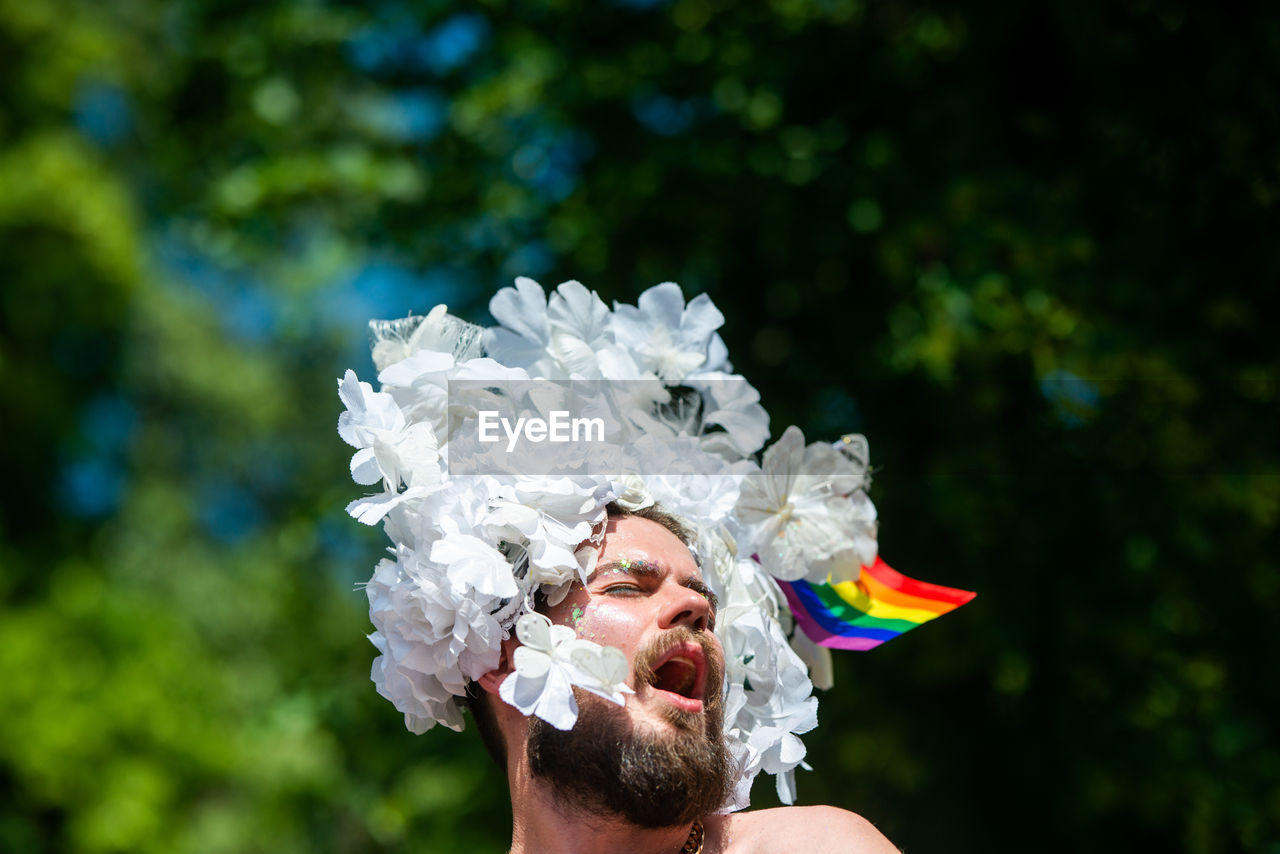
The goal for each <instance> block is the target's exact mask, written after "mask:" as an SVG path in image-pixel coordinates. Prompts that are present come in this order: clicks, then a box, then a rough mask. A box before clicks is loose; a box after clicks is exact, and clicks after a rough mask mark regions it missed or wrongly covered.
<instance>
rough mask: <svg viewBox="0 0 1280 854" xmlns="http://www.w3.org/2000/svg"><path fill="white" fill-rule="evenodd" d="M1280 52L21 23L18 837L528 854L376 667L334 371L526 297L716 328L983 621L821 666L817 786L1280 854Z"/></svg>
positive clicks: (819, 31)
mask: <svg viewBox="0 0 1280 854" xmlns="http://www.w3.org/2000/svg"><path fill="white" fill-rule="evenodd" d="M1278 66H1280V16H1278V15H1277V14H1276V12H1275V10H1274V9H1272V8H1269V7H1266V6H1261V5H1260V6H1259V7H1257V8H1252V7H1250V6H1248V5H1246V4H1223V5H1220V6H1212V7H1211V6H1209V5H1208V4H1191V3H1187V2H1177V0H1121V2H1092V3H1090V2H1080V3H1064V2H1051V3H1047V4H1022V3H1008V2H1004V3H1001V2H990V1H989V2H975V3H969V4H965V5H964V6H962V7H953V6H952V5H950V4H941V3H931V2H924V0H919V1H918V0H884V2H867V1H866V0H773V2H769V3H730V2H726V0H676V2H661V1H660V0H659V2H653V0H643V1H642V0H629V2H573V0H557V2H549V3H508V2H501V0H489V1H488V2H480V3H477V4H466V5H463V4H459V5H457V6H452V5H449V4H445V3H439V2H416V3H415V2H390V0H387V2H373V3H361V4H356V3H338V2H330V1H329V0H259V2H254V3H245V2H218V3H214V2H209V1H208V0H166V2H159V0H114V2H100V3H89V2H72V1H71V0H43V2H39V3H33V2H29V0H0V70H2V71H3V73H0V104H2V110H0V259H3V264H4V275H3V282H2V284H0V288H2V294H3V296H2V297H0V304H2V309H0V312H2V314H0V394H3V399H4V410H3V416H2V418H0V431H2V432H0V443H2V446H3V449H4V450H3V477H4V483H5V491H4V514H3V523H2V525H3V527H2V528H0V531H2V537H0V849H2V850H4V851H15V852H86V854H87V852H95V854H96V852H164V854H175V853H176V852H272V853H273V854H285V852H315V851H333V852H372V851H422V852H447V851H463V850H466V851H501V850H503V849H504V848H505V845H506V842H507V839H508V837H507V832H508V829H509V825H508V818H509V815H508V813H507V807H506V797H505V790H504V787H503V785H502V782H501V780H500V779H499V778H498V776H497V775H496V773H495V772H494V771H493V770H492V769H491V768H490V767H489V766H488V764H487V763H486V761H485V760H484V759H483V756H482V752H481V749H480V747H479V744H478V743H477V742H476V741H475V740H474V739H473V738H471V737H458V736H454V735H453V734H452V733H448V732H444V733H438V732H432V733H429V734H427V735H425V736H422V737H414V736H411V735H409V734H408V733H406V732H405V731H404V730H403V728H402V726H401V721H400V719H399V717H398V715H397V714H396V713H395V712H394V710H393V709H392V708H391V707H390V706H389V705H388V704H386V703H385V702H384V701H382V700H381V699H380V698H378V697H377V696H376V695H375V694H374V691H373V689H372V687H371V686H370V685H369V683H368V682H367V672H368V666H369V662H370V660H371V658H372V656H373V651H372V648H371V647H369V646H368V645H367V644H365V642H364V641H363V640H362V639H361V635H362V634H363V633H365V632H367V631H368V624H367V620H366V616H365V613H364V604H363V597H362V595H361V594H359V593H358V592H353V585H354V584H355V583H357V582H359V581H361V580H363V579H364V578H366V577H367V575H368V573H369V571H370V570H371V568H372V565H373V564H374V563H375V562H376V560H377V557H378V551H379V548H380V541H379V535H378V534H377V532H371V531H364V530H357V529H358V527H359V526H357V525H356V524H355V523H354V522H352V521H350V520H348V519H346V518H345V517H344V516H343V514H342V507H343V505H344V504H345V503H346V502H347V501H348V500H350V499H351V498H353V497H354V496H355V495H356V494H358V490H359V488H358V487H356V486H354V485H353V484H352V483H350V482H349V481H348V480H347V479H346V477H345V472H346V456H347V453H348V449H346V448H345V447H344V446H343V445H342V444H341V443H340V442H339V441H338V439H337V436H336V434H335V432H334V429H333V425H334V424H335V419H336V416H337V413H338V411H339V406H338V403H337V400H336V395H335V394H334V377H336V376H338V375H339V374H340V373H341V371H342V369H343V368H345V367H346V366H348V365H350V366H354V367H356V368H357V371H358V372H360V373H361V374H362V376H364V377H365V378H371V376H372V366H371V364H370V362H369V359H368V356H367V355H366V353H365V346H366V339H365V329H364V322H365V320H366V319H367V318H369V317H371V316H384V317H387V316H398V315H402V314H406V313H408V312H409V311H410V310H414V311H418V312H422V311H425V310H427V309H429V308H430V307H431V306H432V305H434V304H436V303H438V302H442V301H445V302H448V303H449V304H450V306H451V308H452V309H453V310H454V311H455V313H458V314H461V315H463V316H465V317H471V318H473V319H477V320H485V319H487V317H486V314H485V312H486V309H485V305H486V303H487V300H488V297H489V296H490V295H491V294H492V293H493V292H494V291H495V290H496V289H497V288H498V287H500V286H503V285H505V284H508V283H509V280H510V278H511V277H512V276H513V275H515V274H519V273H524V274H529V275H532V276H534V277H536V278H539V279H540V280H541V281H542V282H543V283H544V284H547V285H553V284H555V283H557V282H559V281H561V280H564V279H568V278H578V279H580V280H582V281H583V282H585V283H586V284H587V285H588V286H590V287H592V288H595V289H597V290H598V291H600V293H601V294H602V295H603V296H604V297H605V298H606V299H607V300H608V299H614V298H617V299H622V300H628V301H630V300H633V299H634V298H635V296H636V295H637V294H638V293H639V291H640V290H642V289H643V288H645V287H647V286H649V285H652V284H655V283H657V282H660V281H664V280H669V279H673V280H676V281H678V282H680V283H681V284H682V285H683V286H684V288H685V291H686V293H688V294H692V293H696V292H698V291H703V290H705V291H708V292H709V293H710V294H711V295H712V296H713V298H714V299H715V300H716V302H717V303H718V304H719V305H720V306H721V307H722V309H723V310H724V313H725V314H726V316H727V318H728V322H727V324H726V327H725V329H724V334H725V338H726V340H727V341H728V343H729V345H730V352H731V353H732V354H733V355H734V361H735V364H736V365H737V367H738V368H739V369H740V370H741V371H742V372H743V373H744V374H745V375H746V376H748V377H749V378H750V379H752V381H753V382H754V383H755V384H756V385H757V386H758V387H759V388H760V390H761V393H762V395H763V398H764V402H765V404H766V406H767V407H768V408H769V410H770V412H771V413H772V414H773V417H774V426H775V432H778V431H779V430H780V429H781V427H782V426H785V425H786V424H789V423H798V424H800V425H801V426H802V427H804V428H805V431H806V434H807V435H809V436H810V437H814V438H816V437H820V436H826V437H828V438H835V437H836V436H838V435H839V434H840V433H842V432H845V431H846V430H850V429H853V430H859V431H862V432H864V433H866V434H867V436H868V437H869V439H870V441H871V447H872V452H873V460H875V461H876V462H877V465H878V472H879V474H878V479H877V483H876V485H875V488H874V490H873V497H874V498H875V500H876V503H877V505H878V507H879V508H880V512H881V518H882V538H881V547H882V554H884V555H885V557H886V558H887V559H888V561H889V562H890V563H891V564H893V565H895V566H896V567H898V568H899V569H901V570H903V571H905V572H907V573H908V574H911V575H914V576H918V577H921V578H925V579H927V580H931V581H935V582H939V583H944V584H951V585H955V586H961V587H966V588H970V589H976V590H979V591H980V596H979V598H978V599H977V600H976V601H975V602H974V603H973V604H972V605H970V606H967V607H966V608H965V609H963V610H961V611H959V612H957V613H956V614H955V615H952V616H949V617H947V618H946V619H945V620H942V621H939V622H938V623H936V624H933V625H931V626H930V627H929V628H927V629H926V630H925V631H921V632H919V633H916V634H912V635H910V636H909V637H907V638H904V639H902V640H899V641H897V642H895V643H893V644H890V645H888V646H886V647H884V648H883V649H881V650H877V651H876V652H875V653H874V654H870V655H854V654H845V655H841V656H838V660H837V688H836V690H834V691H833V692H831V693H830V694H829V695H827V696H825V697H823V699H822V707H821V718H822V721H823V726H821V727H820V729H819V730H818V731H816V732H815V733H813V734H812V735H811V736H810V737H809V738H808V739H807V743H808V745H809V748H810V759H811V762H812V764H813V765H814V767H815V770H814V772H812V773H808V774H802V775H801V778H800V793H801V802H803V803H816V802H826V803H834V804H837V805H840V806H845V807H848V808H851V809H854V810H856V811H858V812H860V813H862V814H864V815H866V816H868V817H869V818H871V819H872V820H873V821H875V822H876V823H877V824H878V825H879V826H880V827H881V828H882V829H883V830H884V831H885V832H886V833H887V834H888V835H889V837H890V838H891V839H893V840H894V841H895V842H897V843H898V844H899V845H901V846H903V847H904V848H905V849H906V850H907V851H910V852H925V851H945V852H970V851H972V852H977V851H991V850H998V851H1046V852H1057V851H1063V852H1067V851H1072V852H1074V851H1080V850H1085V849H1088V850H1091V851H1095V852H1099V854H1101V852H1111V851H1114V852H1128V851H1133V850H1160V851H1185V852H1191V854H1211V852H1230V851H1247V852H1270V854H1275V852H1280V747H1278V746H1277V741H1276V737H1275V736H1276V723H1275V722H1276V720H1277V719H1278V718H1280V702H1278V700H1280V688H1278V687H1277V679H1276V665H1275V659H1276V654H1277V652H1278V651H1280V650H1278V644H1277V642H1276V640H1275V636H1274V635H1275V633H1274V626H1275V623H1276V614H1277V610H1278V606H1280V571H1278V569H1277V563H1276V557H1275V555H1276V553H1277V549H1278V547H1280V539H1278V538H1277V534H1276V530H1277V521H1278V519H1277V517H1278V516H1280V466H1278V462H1280V460H1278V459H1277V456H1278V454H1277V443H1276V440H1275V434H1276V428H1277V424H1278V423H1280V420H1278V419H1277V417H1276V416H1277V406H1276V394H1277V369H1278V368H1280V349H1278V348H1277V346H1276V333H1275V328H1274V326H1275V320H1276V317H1277V316H1278V311H1277V309H1280V306H1278V305H1277V302H1278V299H1277V288H1276V283H1277V280H1278V276H1277V273H1278V272H1280V270H1278V267H1280V261H1278V259H1280V254H1278V253H1277V250H1276V242H1275V238H1276V235H1277V234H1280V229H1278V228H1277V226H1278V225H1280V222H1278V217H1277V203H1278V202H1280V159H1278V157H1277V153H1278V152H1280V111H1278V107H1280V76H1278V75H1277V72H1278V71H1280V67H1278ZM769 790H770V787H769V785H768V784H767V783H764V784H762V785H761V786H759V787H758V789H757V797H758V799H759V801H760V802H761V803H769V797H770V791H769Z"/></svg>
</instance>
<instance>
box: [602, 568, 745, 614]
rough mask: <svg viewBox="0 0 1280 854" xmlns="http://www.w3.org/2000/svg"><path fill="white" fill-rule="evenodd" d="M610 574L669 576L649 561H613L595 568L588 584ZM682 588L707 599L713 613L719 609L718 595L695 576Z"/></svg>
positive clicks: (681, 583)
mask: <svg viewBox="0 0 1280 854" xmlns="http://www.w3.org/2000/svg"><path fill="white" fill-rule="evenodd" d="M610 572H623V573H626V574H628V575H643V576H647V577H649V578H658V577H663V576H665V575H666V574H667V572H666V570H665V569H663V568H662V567H660V566H657V565H655V564H652V563H649V562H648V561H644V560H626V561H623V560H613V561H609V562H608V563H606V564H602V565H600V566H597V567H596V568H595V571H594V572H592V573H591V575H590V576H589V577H588V578H587V583H588V584H590V583H591V582H593V581H595V580H596V578H598V577H599V576H601V575H605V574H608V573H610ZM680 586H681V587H687V588H689V589H690V590H692V591H693V592H694V593H697V594H699V595H701V596H703V597H705V598H706V600H707V601H708V602H710V603H711V610H712V611H713V612H715V611H717V610H718V609H719V606H720V600H719V599H717V598H716V594H714V593H712V592H711V588H710V587H708V586H707V585H706V582H704V581H703V580H702V579H701V578H695V577H694V576H690V577H688V578H686V579H685V580H684V581H681V582H680Z"/></svg>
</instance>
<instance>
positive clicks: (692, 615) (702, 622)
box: [658, 584, 711, 631]
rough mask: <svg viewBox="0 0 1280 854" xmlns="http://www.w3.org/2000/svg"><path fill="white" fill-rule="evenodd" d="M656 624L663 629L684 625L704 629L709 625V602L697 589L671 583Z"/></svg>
mask: <svg viewBox="0 0 1280 854" xmlns="http://www.w3.org/2000/svg"><path fill="white" fill-rule="evenodd" d="M658 626H659V628H663V629H670V628H674V627H675V626H685V627H687V628H690V629H693V630H694V631H706V630H707V629H709V628H710V627H711V603H710V602H708V601H707V598H706V597H705V596H703V595H702V594H701V593H699V592H698V591H696V590H690V589H689V588H688V587H683V586H680V585H675V584H673V585H672V586H671V592H670V593H669V594H668V596H667V597H666V600H665V601H664V602H663V605H662V611H661V613H660V614H659V616H658Z"/></svg>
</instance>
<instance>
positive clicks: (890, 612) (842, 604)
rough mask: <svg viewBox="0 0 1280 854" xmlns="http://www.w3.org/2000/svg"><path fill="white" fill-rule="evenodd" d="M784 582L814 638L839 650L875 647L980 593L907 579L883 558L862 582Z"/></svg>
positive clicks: (861, 577) (799, 620) (862, 576)
mask: <svg viewBox="0 0 1280 854" xmlns="http://www.w3.org/2000/svg"><path fill="white" fill-rule="evenodd" d="M778 586H780V587H781V588H782V592H783V593H785V594H786V596H787V601H788V602H789V603H790V604H791V613H792V614H793V615H794V616H795V618H796V622H797V623H799V624H800V628H802V629H804V633H805V634H806V635H808V636H809V639H810V640H812V641H813V642H814V643H816V644H819V645H821V646H829V647H832V648H833V649H873V648H875V647H877V646H879V645H880V644H882V643H884V642H885V641H887V640H890V639H891V638H896V637H897V636H898V635H900V634H902V633H903V632H909V631H911V630H912V629H914V628H915V627H916V626H918V625H920V624H921V623H927V622H929V621H930V620H932V619H934V618H935V617H941V616H942V615H943V614H945V613H947V612H948V611H954V610H955V609H956V608H959V607H960V606H961V605H963V604H965V603H966V602H968V601H969V600H970V599H972V598H973V597H974V596H976V595H978V594H976V593H971V592H970V591H968V590H957V589H956V588H954V587H943V586H942V585H940V584H929V583H928V582H925V581H916V580H915V579H914V578H907V577H906V576H905V575H903V574H902V573H900V572H898V571H896V570H894V569H891V568H890V567H889V565H888V564H887V563H885V562H884V561H883V560H881V559H880V558H878V557H877V558H876V561H875V563H874V564H872V565H871V566H864V567H863V568H862V572H861V573H859V576H858V580H857V581H842V582H840V583H839V584H809V583H808V582H805V581H791V582H786V581H779V582H778Z"/></svg>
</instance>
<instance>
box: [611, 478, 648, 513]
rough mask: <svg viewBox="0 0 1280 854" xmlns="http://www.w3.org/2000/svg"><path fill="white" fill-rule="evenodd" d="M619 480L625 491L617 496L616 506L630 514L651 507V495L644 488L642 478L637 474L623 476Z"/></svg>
mask: <svg viewBox="0 0 1280 854" xmlns="http://www.w3.org/2000/svg"><path fill="white" fill-rule="evenodd" d="M619 480H620V481H621V482H622V484H623V486H624V487H625V489H624V491H623V493H622V494H621V495H619V496H618V499H617V500H618V506H620V507H622V508H623V509H624V510H628V511H630V512H632V513H634V512H635V511H637V510H643V509H644V508H645V507H652V506H653V494H652V493H650V492H649V490H648V488H647V487H646V486H645V482H644V478H642V477H640V475H638V474H624V475H623V476H622V477H621V478H619Z"/></svg>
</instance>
